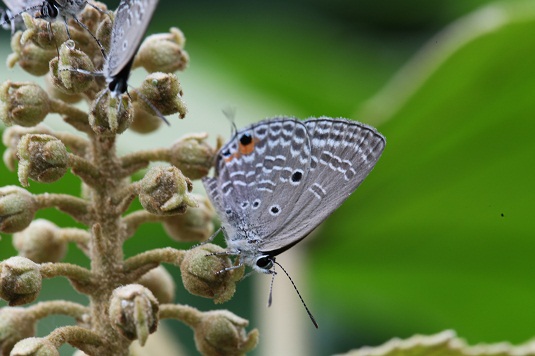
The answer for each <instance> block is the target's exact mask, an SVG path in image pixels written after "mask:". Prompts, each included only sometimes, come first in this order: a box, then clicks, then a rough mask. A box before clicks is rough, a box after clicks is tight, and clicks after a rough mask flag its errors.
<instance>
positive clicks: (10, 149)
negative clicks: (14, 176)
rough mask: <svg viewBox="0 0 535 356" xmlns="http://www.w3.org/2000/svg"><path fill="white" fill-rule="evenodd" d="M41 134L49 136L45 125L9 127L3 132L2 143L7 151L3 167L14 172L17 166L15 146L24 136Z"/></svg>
mask: <svg viewBox="0 0 535 356" xmlns="http://www.w3.org/2000/svg"><path fill="white" fill-rule="evenodd" d="M41 133H48V134H51V133H52V132H51V131H50V130H49V129H48V127H46V126H45V125H38V126H35V127H21V126H11V127H8V128H6V129H5V130H4V133H3V134H2V143H3V144H4V146H6V147H7V149H6V150H5V152H4V157H3V158H4V163H5V165H6V166H7V168H8V169H9V170H11V171H14V170H15V168H16V166H17V165H16V163H17V162H18V158H17V146H18V144H19V141H20V138H21V137H22V136H24V135H26V134H41Z"/></svg>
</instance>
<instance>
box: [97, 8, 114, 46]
mask: <svg viewBox="0 0 535 356" xmlns="http://www.w3.org/2000/svg"><path fill="white" fill-rule="evenodd" d="M114 17H115V15H114V14H113V12H108V13H107V14H106V16H105V17H104V20H102V21H101V22H100V23H99V24H98V27H97V30H96V31H95V32H94V33H95V37H96V38H98V39H99V40H100V43H102V46H103V47H104V49H105V50H106V52H108V53H109V51H110V41H111V31H112V29H113V20H112V18H114Z"/></svg>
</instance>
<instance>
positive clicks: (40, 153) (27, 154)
mask: <svg viewBox="0 0 535 356" xmlns="http://www.w3.org/2000/svg"><path fill="white" fill-rule="evenodd" d="M17 156H18V158H19V181H20V183H21V184H22V185H23V186H28V178H31V179H33V180H35V181H37V182H41V183H52V182H55V181H57V180H59V179H60V178H61V177H63V175H64V174H65V173H66V172H67V168H68V167H69V155H68V153H67V148H66V147H65V145H64V144H63V142H61V141H60V140H58V139H57V138H55V137H54V136H50V135H36V134H28V135H24V136H22V138H21V139H20V141H19V144H18V146H17Z"/></svg>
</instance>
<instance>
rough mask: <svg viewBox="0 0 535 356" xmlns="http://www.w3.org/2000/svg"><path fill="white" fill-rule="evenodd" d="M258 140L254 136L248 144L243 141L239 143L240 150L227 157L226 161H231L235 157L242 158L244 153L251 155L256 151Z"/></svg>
mask: <svg viewBox="0 0 535 356" xmlns="http://www.w3.org/2000/svg"><path fill="white" fill-rule="evenodd" d="M257 142H258V140H257V139H256V138H253V140H252V141H251V142H250V143H249V144H247V145H244V144H242V143H241V142H239V143H238V150H237V151H236V152H234V153H233V154H231V155H230V156H228V157H227V158H225V162H230V161H232V160H233V159H235V158H240V157H241V156H243V155H249V154H251V153H253V152H254V149H255V144H256V143H257Z"/></svg>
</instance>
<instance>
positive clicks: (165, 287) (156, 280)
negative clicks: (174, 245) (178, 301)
mask: <svg viewBox="0 0 535 356" xmlns="http://www.w3.org/2000/svg"><path fill="white" fill-rule="evenodd" d="M138 283H139V284H141V285H142V286H144V287H146V288H148V289H149V290H150V291H151V292H152V294H154V296H155V297H156V299H158V302H159V303H160V304H167V303H172V302H173V301H174V300H175V281H174V280H173V277H171V274H170V273H169V272H167V270H166V269H165V267H163V266H158V267H156V268H154V269H151V270H150V271H149V272H147V273H145V274H144V275H143V277H141V278H140V279H139V281H138Z"/></svg>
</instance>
